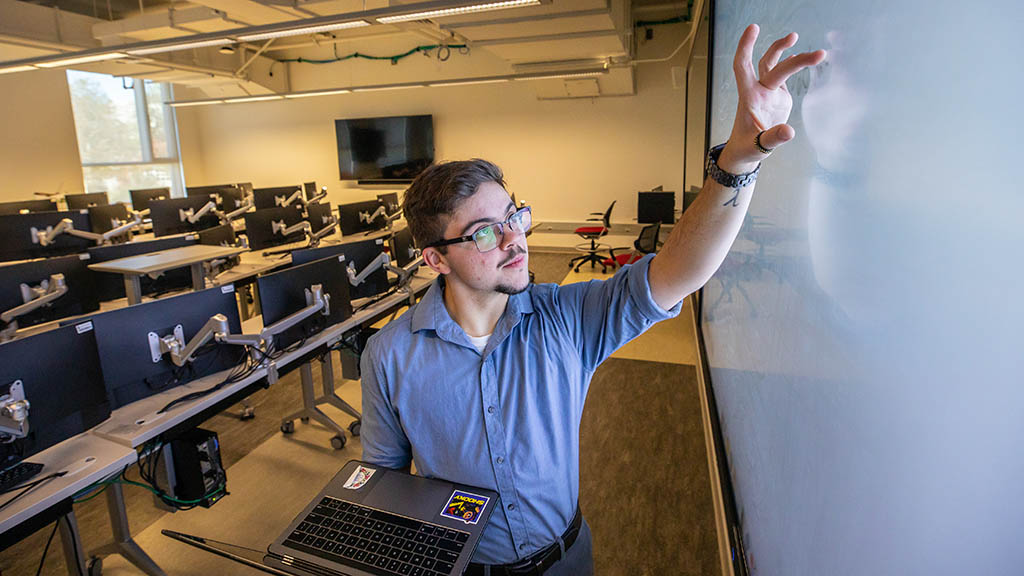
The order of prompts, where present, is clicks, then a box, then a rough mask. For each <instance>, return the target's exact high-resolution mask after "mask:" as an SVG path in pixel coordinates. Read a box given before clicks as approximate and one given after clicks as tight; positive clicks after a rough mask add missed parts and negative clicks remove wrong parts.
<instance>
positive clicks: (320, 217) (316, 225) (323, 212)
mask: <svg viewBox="0 0 1024 576" xmlns="http://www.w3.org/2000/svg"><path fill="white" fill-rule="evenodd" d="M333 215H334V214H332V213H331V205H330V204H329V203H327V202H316V203H314V204H307V205H306V220H308V221H309V225H310V226H312V227H313V232H314V233H316V232H319V231H321V230H323V229H324V228H326V227H327V226H330V224H331V216H333ZM328 236H330V235H328Z"/></svg>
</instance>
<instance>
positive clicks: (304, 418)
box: [299, 416, 309, 424]
mask: <svg viewBox="0 0 1024 576" xmlns="http://www.w3.org/2000/svg"><path fill="white" fill-rule="evenodd" d="M299 420H302V423H303V424H309V416H303V417H301V418H299Z"/></svg>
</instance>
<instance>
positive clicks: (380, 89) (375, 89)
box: [351, 84, 427, 92]
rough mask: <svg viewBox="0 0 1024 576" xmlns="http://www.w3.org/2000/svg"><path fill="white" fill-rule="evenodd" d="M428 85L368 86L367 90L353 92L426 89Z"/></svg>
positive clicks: (354, 89) (358, 89)
mask: <svg viewBox="0 0 1024 576" xmlns="http://www.w3.org/2000/svg"><path fill="white" fill-rule="evenodd" d="M426 87H427V85H426V84H402V85H400V86H367V87H365V88H352V89H351V90H352V91H353V92H379V91H382V90H404V89H405V88H426Z"/></svg>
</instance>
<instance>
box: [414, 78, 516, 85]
mask: <svg viewBox="0 0 1024 576" xmlns="http://www.w3.org/2000/svg"><path fill="white" fill-rule="evenodd" d="M511 80H512V78H485V79H483V80H438V81H437V82H431V83H429V84H427V86H468V85H470V84H498V83H501V82H510V81H511Z"/></svg>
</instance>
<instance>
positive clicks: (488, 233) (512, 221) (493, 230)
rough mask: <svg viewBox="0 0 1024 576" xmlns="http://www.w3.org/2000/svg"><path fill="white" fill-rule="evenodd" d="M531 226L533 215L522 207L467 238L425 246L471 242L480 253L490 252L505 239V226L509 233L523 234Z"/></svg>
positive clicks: (440, 241)
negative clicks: (506, 217) (502, 220)
mask: <svg viewBox="0 0 1024 576" xmlns="http://www.w3.org/2000/svg"><path fill="white" fill-rule="evenodd" d="M531 224H533V215H532V214H531V213H530V207H529V206H523V207H522V208H520V209H519V210H516V211H515V212H514V213H513V214H512V215H511V216H509V217H508V220H505V221H504V222H495V223H494V224H490V225H488V226H484V227H483V228H481V229H479V230H477V231H476V232H473V233H472V234H470V235H469V236H459V237H458V238H452V239H451V240H439V241H437V242H434V243H433V244H431V245H429V246H427V248H437V247H439V246H450V245H452V244H459V243H461V242H469V241H473V242H476V249H477V250H479V251H480V252H490V251H491V250H494V249H495V248H497V247H498V244H499V243H500V242H501V241H502V239H504V238H505V227H506V226H507V227H508V230H509V231H511V232H520V233H525V232H526V231H527V230H529V229H530V225H531Z"/></svg>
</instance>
